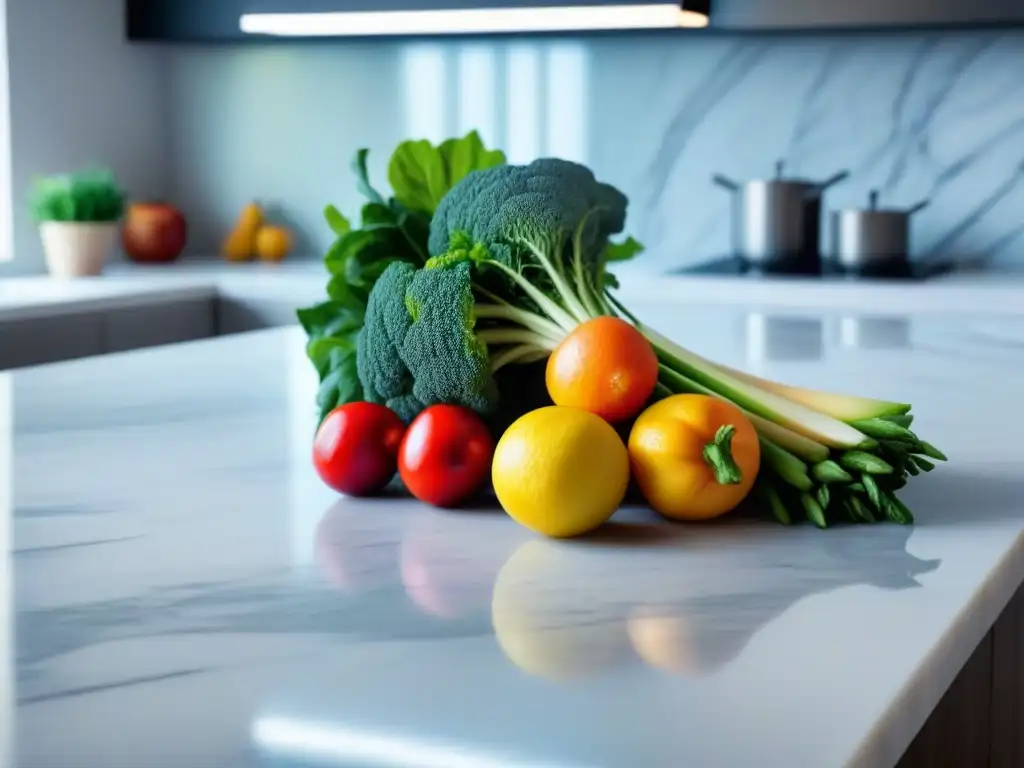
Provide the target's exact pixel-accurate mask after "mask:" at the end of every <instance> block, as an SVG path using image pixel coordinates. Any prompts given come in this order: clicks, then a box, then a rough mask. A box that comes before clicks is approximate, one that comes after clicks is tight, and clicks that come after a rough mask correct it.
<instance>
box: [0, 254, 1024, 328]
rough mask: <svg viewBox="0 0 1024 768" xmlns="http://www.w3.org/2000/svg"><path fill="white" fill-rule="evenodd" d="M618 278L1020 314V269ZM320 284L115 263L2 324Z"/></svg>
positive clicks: (0, 297)
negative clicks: (828, 276) (927, 274)
mask: <svg viewBox="0 0 1024 768" xmlns="http://www.w3.org/2000/svg"><path fill="white" fill-rule="evenodd" d="M620 272H621V276H622V284H623V285H622V290H621V291H620V295H621V296H622V297H623V298H624V299H625V300H626V301H627V302H645V303H658V304H677V303H686V304H701V305H708V304H718V305H745V306H749V307H758V308H766V309H771V308H785V309H789V310H792V311H793V312H796V313H799V312H802V311H805V310H811V311H813V310H815V309H823V308H827V309H832V310H841V311H849V312H854V313H856V314H858V315H886V316H888V315H893V314H897V315H898V314H908V313H909V314H919V313H926V314H927V313H947V312H957V313H967V314H981V313H994V314H1007V315H1024V271H1003V272H965V273H958V274H952V275H946V276H942V277H940V278H937V279H935V280H930V281H927V282H893V281H878V280H871V281H868V280H851V281H847V282H837V281H821V280H815V279H811V278H788V277H773V278H768V279H765V278H757V279H752V278H736V277H714V276H696V275H693V276H680V275H645V274H643V273H642V272H639V271H637V270H635V269H631V270H627V271H621V270H620ZM326 279H327V278H326V274H325V272H324V268H323V265H322V263H321V262H320V261H319V260H314V259H310V260H292V261H288V262H284V263H282V264H227V263H225V262H223V261H221V260H219V259H191V260H185V261H182V262H180V263H177V264H172V265H168V266H151V267H140V266H134V265H128V264H119V265H114V266H111V267H110V268H109V270H108V272H107V273H106V274H104V275H103V276H100V277H97V278H86V279H79V280H75V281H72V282H63V283H62V282H57V281H53V280H51V279H50V278H48V277H42V276H41V277H20V278H9V279H6V280H0V320H4V319H19V318H26V317H39V316H50V315H54V314H61V313H67V312H76V311H83V310H87V309H96V310H104V309H117V308H121V307H127V306H139V305H144V304H147V303H161V302H166V301H171V300H174V299H182V298H196V297H204V296H207V297H210V298H217V297H224V298H237V299H266V300H280V301H290V302H294V304H295V306H296V307H298V306H301V305H303V304H306V303H312V302H315V301H319V300H320V299H322V298H323V296H324V286H325V284H326Z"/></svg>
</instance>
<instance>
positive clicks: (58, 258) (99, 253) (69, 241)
mask: <svg viewBox="0 0 1024 768" xmlns="http://www.w3.org/2000/svg"><path fill="white" fill-rule="evenodd" d="M117 228H118V224H117V222H116V221H110V222H77V221H46V222H43V223H42V224H40V225H39V234H40V236H41V237H42V240H43V251H44V253H45V255H46V268H47V269H48V270H49V272H50V275H52V276H53V277H55V278H58V279H61V280H66V279H70V278H74V277H84V276H87V275H98V274H100V272H102V271H103V265H104V264H105V263H106V261H107V256H108V255H109V253H110V251H111V249H112V248H113V246H114V241H115V239H116V238H117Z"/></svg>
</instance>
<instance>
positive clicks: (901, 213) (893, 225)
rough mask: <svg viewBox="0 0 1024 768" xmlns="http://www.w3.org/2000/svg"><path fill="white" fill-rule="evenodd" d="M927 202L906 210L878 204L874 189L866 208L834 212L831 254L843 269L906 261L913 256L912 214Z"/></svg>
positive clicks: (896, 263)
mask: <svg viewBox="0 0 1024 768" xmlns="http://www.w3.org/2000/svg"><path fill="white" fill-rule="evenodd" d="M927 206H928V201H927V200H922V201H921V202H920V203H918V204H917V205H914V206H912V207H911V208H908V209H906V210H893V209H882V208H879V207H878V192H877V191H876V190H872V191H871V194H870V195H869V196H868V207H867V208H866V209H848V210H839V211H833V212H832V258H833V259H834V260H835V261H836V262H837V263H838V264H839V265H840V266H841V267H843V268H844V269H849V270H860V269H874V268H887V267H892V266H897V265H900V264H903V263H906V262H907V261H908V260H909V256H910V218H911V217H912V216H913V215H914V214H915V213H917V212H918V211H920V210H922V209H923V208H926V207H927Z"/></svg>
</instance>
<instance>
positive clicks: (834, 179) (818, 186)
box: [807, 171, 850, 197]
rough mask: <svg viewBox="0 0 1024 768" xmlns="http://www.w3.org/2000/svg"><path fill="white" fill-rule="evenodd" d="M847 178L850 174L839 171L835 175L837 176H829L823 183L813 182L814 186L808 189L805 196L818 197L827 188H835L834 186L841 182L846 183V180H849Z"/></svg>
mask: <svg viewBox="0 0 1024 768" xmlns="http://www.w3.org/2000/svg"><path fill="white" fill-rule="evenodd" d="M849 176H850V172H849V171H840V172H839V173H837V174H835V175H833V176H829V177H828V178H827V179H825V180H824V181H818V182H815V184H814V186H813V187H811V188H810V190H809V191H808V192H807V194H808V196H810V197H814V196H815V195H820V194H821V193H822V192H824V191H825V190H826V189H828V188H829V187H831V186H835V185H836V184H838V183H839V182H841V181H846V179H847V178H849Z"/></svg>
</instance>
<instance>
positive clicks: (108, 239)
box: [30, 171, 125, 279]
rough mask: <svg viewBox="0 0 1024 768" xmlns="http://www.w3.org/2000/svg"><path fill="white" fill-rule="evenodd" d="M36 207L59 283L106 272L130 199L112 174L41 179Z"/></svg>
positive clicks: (34, 193) (48, 257)
mask: <svg viewBox="0 0 1024 768" xmlns="http://www.w3.org/2000/svg"><path fill="white" fill-rule="evenodd" d="M30 207H31V213H32V218H33V219H34V220H35V221H36V223H37V224H38V225H39V234H40V236H41V237H42V240H43V251H44V252H45V255H46V267H47V269H48V270H49V272H50V274H51V275H52V276H53V277H55V278H59V279H68V278H73V277H81V276H85V275H98V274H99V273H100V272H102V271H103V265H104V264H105V263H106V260H107V256H108V255H109V253H110V251H111V249H112V248H113V246H114V241H115V239H116V238H117V230H118V222H119V221H120V219H121V216H122V214H123V213H124V208H125V194H124V192H123V191H122V190H121V189H120V187H118V185H117V182H116V180H115V179H114V175H113V174H112V173H110V172H109V171H82V172H78V173H71V174H61V175H58V176H48V177H45V178H41V179H38V180H37V181H36V182H35V184H34V185H33V188H32V194H31V196H30Z"/></svg>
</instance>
